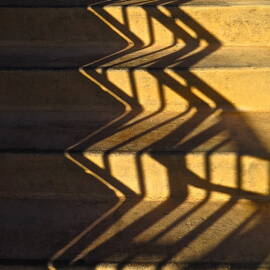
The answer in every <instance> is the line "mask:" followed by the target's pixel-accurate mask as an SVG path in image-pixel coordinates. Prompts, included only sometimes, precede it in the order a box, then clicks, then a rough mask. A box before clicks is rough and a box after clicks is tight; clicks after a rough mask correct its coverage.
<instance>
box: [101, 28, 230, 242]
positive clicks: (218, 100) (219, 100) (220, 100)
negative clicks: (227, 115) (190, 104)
mask: <svg viewBox="0 0 270 270" xmlns="http://www.w3.org/2000/svg"><path fill="white" fill-rule="evenodd" d="M166 24H167V23H166ZM215 49H217V48H215ZM123 54H125V53H123ZM205 55H206V53H205V51H204V52H203V51H202V52H200V54H199V55H198V56H199V58H200V57H203V56H205ZM113 57H115V56H113ZM193 57H194V56H193ZM186 59H189V60H188V61H191V59H192V57H188V58H186ZM193 59H194V58H193ZM196 61H198V59H196V60H193V61H191V62H193V63H195V62H196ZM192 76H193V77H192V79H193V80H194V81H195V82H196V83H197V85H200V88H199V89H200V90H201V91H202V92H204V93H205V92H208V94H209V95H208V94H207V96H208V97H209V96H210V98H213V97H214V98H213V99H214V100H215V102H216V104H217V105H218V104H219V103H220V104H221V105H222V107H224V105H226V106H227V107H228V108H230V109H232V110H235V108H234V107H233V106H232V105H231V104H230V103H229V102H227V101H226V100H225V99H224V98H222V97H221V96H219V95H218V94H217V93H216V92H215V91H214V90H213V89H211V88H209V87H207V91H205V90H204V88H203V87H201V86H202V84H203V83H202V81H200V80H199V79H198V78H197V77H196V76H195V75H192ZM188 77H189V78H188V79H187V81H189V82H190V74H189V73H188ZM173 84H174V86H175V87H176V86H177V82H174V83H173ZM178 84H179V83H178ZM204 86H205V84H204ZM173 89H175V88H173ZM176 89H177V88H176ZM209 90H210V91H209ZM209 92H210V93H209ZM187 99H188V100H189V101H190V95H189V94H188V95H187ZM195 104H196V102H195ZM199 105H200V109H201V105H202V102H201V103H200V104H199ZM195 107H199V106H198V104H196V105H195ZM205 108H207V106H206V105H205ZM210 114H211V113H210V112H209V114H208V113H206V114H205V117H202V118H200V119H205V118H207V116H208V115H210ZM123 122H125V120H124V121H123ZM199 122H200V120H198V123H199ZM119 126H121V124H120V125H119ZM193 129H194V126H191V128H190V130H193ZM108 133H110V132H108ZM187 133H189V132H187ZM108 135H109V134H105V135H104V136H103V137H104V138H106V137H107V136H108ZM171 135H172V134H171ZM174 136H175V135H172V137H174ZM210 137H211V136H210ZM137 163H139V162H138V161H137ZM138 167H139V165H138ZM191 184H194V183H191ZM196 185H198V184H197V183H196V184H195V186H196ZM204 188H206V187H204ZM206 190H207V188H206ZM219 190H223V191H224V192H225V191H226V192H228V194H231V193H230V192H231V190H230V189H226V188H225V189H224V188H223V187H221V188H220V189H219ZM228 190H230V191H228ZM231 200H232V201H231V204H232V202H233V199H231ZM225 208H226V207H225ZM227 208H228V209H230V207H227ZM159 210H160V209H159ZM168 210H169V209H167V210H166V209H165V211H164V212H163V213H162V212H161V216H163V215H165V213H168ZM169 211H170V210H169ZM219 212H220V211H219ZM221 212H224V210H223V211H221ZM220 215H221V214H215V215H214V216H213V217H215V218H213V217H212V219H211V220H212V222H214V220H216V219H217V218H218V217H219V216H220ZM216 216H217V217H216ZM157 220H158V219H157ZM152 223H153V222H152ZM145 225H146V224H145ZM206 227H207V226H206V225H204V226H202V227H200V228H196V229H194V231H193V235H194V236H192V237H187V238H185V239H184V240H183V241H184V242H185V241H186V242H189V241H190V240H188V239H190V238H192V239H193V238H194V237H196V235H198V234H199V233H200V232H201V231H203V230H205V229H206ZM183 241H182V242H183Z"/></svg>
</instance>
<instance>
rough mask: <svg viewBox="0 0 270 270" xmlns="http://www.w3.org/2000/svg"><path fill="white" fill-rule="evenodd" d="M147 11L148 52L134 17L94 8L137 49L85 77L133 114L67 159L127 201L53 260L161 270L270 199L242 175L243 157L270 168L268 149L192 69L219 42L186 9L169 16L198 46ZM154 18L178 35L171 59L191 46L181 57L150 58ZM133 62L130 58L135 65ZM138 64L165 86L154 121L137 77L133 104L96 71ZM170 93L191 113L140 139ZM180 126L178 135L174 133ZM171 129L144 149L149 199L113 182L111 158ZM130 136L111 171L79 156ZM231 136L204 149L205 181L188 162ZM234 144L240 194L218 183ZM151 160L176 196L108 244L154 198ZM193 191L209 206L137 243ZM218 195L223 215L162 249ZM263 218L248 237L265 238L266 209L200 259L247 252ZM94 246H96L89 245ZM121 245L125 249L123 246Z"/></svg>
mask: <svg viewBox="0 0 270 270" xmlns="http://www.w3.org/2000/svg"><path fill="white" fill-rule="evenodd" d="M159 2H160V1H159ZM185 2H188V1H185ZM154 3H156V2H154ZM142 9H143V10H144V12H145V14H147V18H148V24H149V36H150V42H149V44H148V45H144V43H143V42H142V41H141V40H140V38H139V37H136V35H134V33H132V31H131V30H130V29H129V27H128V25H129V23H128V16H127V14H126V9H125V8H123V10H122V11H123V14H124V16H123V17H124V18H125V19H124V21H125V22H124V23H123V24H120V23H119V22H117V21H116V20H115V19H114V18H113V17H112V16H111V15H110V14H108V13H107V12H106V11H105V10H103V9H102V8H100V7H99V8H97V9H95V8H94V6H93V7H90V11H93V12H95V14H96V15H97V17H98V18H99V19H100V18H102V19H103V20H104V21H106V23H108V24H109V25H111V28H112V29H113V31H116V32H121V33H122V35H123V37H124V38H125V39H126V40H127V41H128V42H129V44H131V45H130V46H128V47H127V48H126V49H124V50H122V51H120V52H119V53H116V54H113V55H108V57H105V58H103V59H100V60H99V59H97V60H96V61H94V62H93V63H91V64H89V65H85V66H84V67H83V68H81V73H82V74H84V75H85V76H86V77H87V78H89V79H90V80H91V81H92V82H95V83H96V84H97V85H99V86H100V88H101V89H103V90H105V91H107V92H108V93H110V95H111V96H113V97H115V98H116V99H117V100H118V101H119V103H121V104H122V105H123V106H125V108H126V111H125V112H124V113H123V115H121V116H120V117H118V118H116V119H114V120H113V121H112V122H111V123H109V124H108V125H106V126H104V127H102V128H101V129H99V130H97V131H96V132H94V133H92V134H90V135H89V136H88V137H86V138H85V139H83V140H82V141H80V142H79V143H78V144H76V145H74V146H71V147H70V148H69V149H67V157H68V158H69V159H70V160H71V161H73V162H74V163H76V164H77V165H78V166H80V167H81V168H82V169H83V170H84V171H85V172H87V173H88V174H91V175H94V176H95V177H96V178H97V179H100V181H102V182H103V183H104V185H107V186H108V187H109V188H111V189H112V190H113V191H114V192H115V193H116V194H118V195H119V198H120V200H119V204H117V205H116V207H112V208H111V210H109V211H108V213H107V214H105V215H104V216H103V217H101V219H99V220H97V222H95V223H93V224H90V226H89V227H88V228H87V229H86V230H85V231H84V232H82V233H81V234H79V235H78V238H76V239H75V238H74V239H73V240H72V241H71V245H67V246H66V247H64V248H63V249H62V251H61V252H60V253H59V252H58V253H56V255H55V256H53V257H52V262H53V261H55V260H58V259H59V258H60V257H61V256H63V254H65V253H67V252H70V254H76V253H78V254H77V255H75V257H74V259H73V261H72V262H73V263H74V262H78V261H80V260H86V261H89V262H90V263H91V264H95V263H98V262H99V261H103V260H106V259H107V258H110V259H111V260H114V259H115V258H117V256H120V255H119V254H121V256H120V257H121V263H120V264H118V266H117V267H118V268H117V269H119V270H120V269H123V267H125V266H126V264H128V263H130V262H132V261H134V260H135V259H136V258H140V257H142V258H146V259H147V258H148V259H149V258H152V257H155V256H157V257H158V258H159V259H158V261H157V269H161V268H162V267H163V266H164V265H166V264H167V263H168V262H170V261H171V260H172V259H173V258H174V256H176V254H177V253H179V252H181V251H182V250H183V249H184V248H185V247H186V246H188V245H189V244H190V243H191V242H193V241H194V240H195V239H197V238H198V237H199V236H200V235H201V234H202V233H203V232H205V231H207V230H208V229H209V228H210V227H211V226H213V224H215V223H217V222H218V221H219V220H220V219H221V218H222V217H223V216H225V215H226V214H227V213H229V212H230V211H231V210H232V209H233V208H234V207H235V206H236V204H237V202H238V201H239V200H241V199H247V200H250V201H252V202H254V204H255V205H256V203H258V202H260V201H265V200H268V199H269V197H268V195H260V194H258V193H256V192H252V191H245V190H243V189H242V186H243V176H242V170H243V169H242V167H241V166H242V165H241V157H242V155H250V156H254V157H258V158H260V159H263V160H269V159H270V156H269V153H268V152H267V150H266V149H265V148H264V146H263V145H262V144H261V143H260V141H259V139H258V138H257V136H256V134H255V133H254V132H253V131H252V129H251V128H250V127H249V125H248V124H247V122H246V120H245V117H244V116H242V115H241V113H239V112H238V111H237V108H235V106H234V105H233V104H232V103H230V102H229V101H228V100H226V99H225V98H224V97H223V96H222V95H220V94H219V93H218V91H216V90H215V89H213V88H211V87H210V86H209V85H207V84H206V83H205V82H203V81H202V80H201V79H200V78H199V77H198V76H196V75H195V74H194V72H192V71H190V70H189V68H190V67H191V66H192V65H194V64H196V63H197V62H198V61H200V60H201V59H202V58H204V57H206V56H207V55H209V54H211V53H213V52H214V51H216V50H217V49H218V48H219V47H220V43H219V41H218V40H217V39H216V38H215V37H213V36H212V35H211V34H210V33H209V32H208V31H206V30H205V29H203V28H202V27H201V26H200V25H199V24H198V23H197V22H195V21H194V20H193V19H192V18H191V17H189V16H188V15H187V14H186V13H185V12H184V11H183V10H181V9H173V8H168V10H169V13H170V14H171V16H172V18H181V19H182V22H183V23H184V24H186V25H188V27H189V28H191V29H192V30H193V31H194V32H195V33H196V34H197V36H198V37H199V38H197V39H194V38H193V37H192V36H191V35H190V34H189V33H187V32H186V31H185V30H183V29H181V28H180V27H179V26H177V25H176V24H175V22H174V20H170V18H169V17H168V16H165V15H164V14H162V13H161V12H160V11H159V10H158V9H156V8H155V7H152V9H150V10H149V9H147V8H144V7H142ZM153 18H154V19H155V20H158V21H159V22H160V23H161V24H163V25H164V26H165V27H166V28H168V29H169V30H170V31H171V33H173V35H174V43H172V45H171V47H170V46H169V47H166V48H163V50H164V51H166V50H169V49H171V48H172V47H173V46H175V45H176V42H177V40H178V39H181V40H183V41H184V43H185V45H184V46H183V47H182V48H181V49H179V50H177V51H175V52H173V53H170V54H167V55H166V54H164V55H162V56H161V57H159V56H157V54H155V53H157V52H158V53H161V51H162V49H161V50H159V51H155V52H150V53H149V52H146V53H145V51H147V49H149V48H151V46H153V44H154V43H155V36H154V32H153V26H151V20H152V19H153ZM151 29H152V30H151ZM200 39H203V40H205V41H207V43H208V45H207V46H206V47H204V48H203V49H200V46H199V41H200ZM195 50H197V51H195ZM198 50H199V51H198ZM194 51H195V52H194ZM134 53H135V54H134ZM136 53H137V54H136ZM129 55H130V57H127V56H129ZM145 59H146V60H145ZM149 59H150V60H149ZM134 61H135V63H136V61H140V64H136V67H143V66H147V69H144V71H146V72H147V73H148V74H150V75H151V76H152V77H153V78H155V79H156V81H157V82H158V85H159V99H160V106H159V108H158V109H156V110H155V111H154V112H151V113H149V114H146V115H144V114H143V113H144V112H145V111H144V108H143V107H142V106H141V104H140V100H139V98H138V93H137V81H136V78H135V76H134V71H133V70H132V69H130V70H129V71H128V77H129V80H130V85H131V86H132V87H131V88H132V90H133V93H132V94H133V95H132V97H130V96H128V95H127V94H126V93H124V91H122V89H121V88H119V86H117V85H116V84H114V83H113V81H111V80H110V79H109V78H108V74H107V70H106V68H104V69H103V72H102V73H101V72H98V71H96V70H94V69H93V68H95V67H99V66H102V65H103V66H105V67H106V66H108V67H117V66H121V65H127V66H128V65H129V63H132V62H133V63H134ZM110 63H112V64H110ZM131 66H132V64H131ZM164 66H166V67H172V68H171V70H172V72H173V73H174V74H175V75H176V76H178V77H181V78H182V79H183V80H184V81H185V84H181V83H180V82H179V81H178V80H176V79H175V77H174V76H172V73H170V74H169V73H168V72H166V71H164V70H159V69H157V68H160V67H164ZM182 67H185V70H184V71H183V70H181V68H182ZM164 86H166V87H169V88H170V89H174V91H175V94H176V95H177V96H179V97H180V98H182V99H184V100H185V101H186V102H187V103H188V104H189V106H188V108H187V109H186V110H184V111H181V112H177V114H174V115H173V116H170V117H167V118H165V120H163V121H159V122H158V123H157V124H155V125H153V126H150V127H146V128H144V129H143V130H142V131H141V129H140V128H138V131H137V130H136V127H139V126H140V125H141V124H142V123H146V126H147V123H150V122H151V121H155V118H156V117H157V116H160V115H162V114H164V112H166V99H165V94H164V91H165V90H164ZM192 88H196V89H198V90H199V91H200V92H201V93H202V94H203V95H204V96H206V97H207V98H208V99H209V100H211V102H213V103H214V104H215V106H214V107H212V106H209V104H208V103H207V102H206V101H205V100H204V99H202V98H201V97H199V96H198V95H196V94H194V93H193V92H192V91H191V89H192ZM236 113H237V117H236V118H234V121H233V123H230V122H229V121H230V119H231V116H232V115H233V114H236ZM214 115H217V116H218V117H217V119H218V120H217V121H216V122H214V123H211V124H210V125H209V126H208V127H207V129H205V130H202V131H199V132H197V133H195V135H193V136H191V138H188V139H187V140H184V139H185V138H186V137H188V136H189V135H190V134H193V133H194V131H195V130H197V129H198V127H200V125H201V124H202V123H205V122H206V121H208V120H209V119H211V117H213V116H214ZM182 119H184V120H182ZM172 124H173V125H174V127H173V128H168V127H169V126H170V125H172ZM164 128H165V129H166V128H168V129H169V130H170V132H169V133H168V134H166V135H165V136H163V137H162V138H161V139H155V140H153V141H150V142H149V143H148V144H147V145H146V146H143V147H142V148H140V149H139V150H138V151H137V152H136V156H135V164H136V170H137V175H138V181H139V185H140V191H141V193H140V194H137V193H135V192H134V191H132V189H130V188H129V187H128V186H127V185H125V183H124V182H123V181H121V179H117V178H116V177H115V176H113V174H112V173H111V164H110V155H111V154H113V153H114V152H117V151H120V152H121V151H122V150H121V149H122V148H123V147H125V146H127V145H129V144H131V143H132V142H134V141H137V142H142V141H143V138H144V136H146V135H148V134H150V133H151V132H157V131H158V130H161V129H164ZM129 130H133V131H136V132H134V135H132V134H129V136H128V137H127V138H126V139H124V140H121V141H117V142H114V143H113V144H112V146H111V145H110V146H109V147H108V148H107V149H105V152H104V155H103V156H102V161H103V164H104V167H103V168H102V167H100V166H98V165H97V164H95V162H93V161H91V160H89V159H88V158H86V156H85V155H81V156H80V157H79V158H78V157H77V156H76V157H75V155H74V154H73V153H77V152H78V151H81V150H86V151H91V149H92V148H93V146H94V145H96V144H99V143H102V142H104V141H105V140H108V139H109V140H110V138H112V137H113V136H115V135H117V134H118V135H119V134H120V138H121V134H124V132H127V133H130V131H129ZM223 131H226V132H227V134H228V136H227V137H226V138H225V139H222V140H220V141H218V143H215V145H214V146H210V147H209V146H206V147H205V148H204V151H205V152H206V156H205V167H206V169H205V171H206V172H205V175H206V176H205V178H202V177H199V176H198V175H197V174H195V173H194V172H193V171H191V170H190V169H189V168H188V165H187V161H186V154H187V153H190V152H192V151H194V150H195V149H196V148H197V147H200V146H203V147H204V144H205V143H206V142H207V141H209V140H210V139H212V138H214V137H215V136H217V135H218V134H220V133H221V132H223ZM243 136H244V137H245V138H248V139H247V140H245V141H244V143H243V142H242V137H243ZM123 138H125V136H123ZM250 142H252V144H249V143H250ZM231 143H233V145H234V147H235V150H236V153H237V158H236V165H235V166H236V168H237V187H233V188H232V187H227V186H223V185H220V184H215V183H212V182H211V181H212V177H211V156H212V154H213V153H215V152H216V151H219V149H221V148H222V147H224V146H226V145H228V144H231ZM247 143H248V145H247ZM94 149H95V148H94ZM145 153H149V155H150V157H151V158H152V159H154V160H155V161H157V162H158V163H159V164H161V165H162V166H163V167H164V168H166V170H167V180H168V187H169V194H170V196H169V197H168V198H167V199H166V200H164V201H163V202H161V203H157V204H156V205H154V207H152V208H150V210H148V211H146V213H145V214H143V215H141V216H140V215H139V217H136V218H134V217H133V220H132V221H131V222H129V224H128V225H127V226H125V227H124V228H121V229H120V230H116V232H113V233H112V234H111V235H110V234H109V237H107V238H106V237H105V239H101V238H102V235H103V234H104V232H106V231H107V232H108V230H111V231H112V228H114V227H115V226H117V224H118V223H119V222H120V221H121V219H122V218H123V217H124V216H125V215H128V214H130V213H133V212H134V211H135V210H136V209H137V210H136V211H138V209H140V203H142V202H143V199H144V198H145V196H146V195H147V194H146V181H147V179H146V177H145V173H144V170H143V160H142V159H143V155H144V154H145ZM179 168H181V170H179ZM190 186H194V187H196V188H199V189H202V190H204V191H205V196H204V198H203V199H202V200H201V201H200V202H199V203H197V204H196V205H195V206H194V207H193V208H191V209H189V211H187V212H186V213H185V214H183V215H180V216H179V218H176V220H175V221H174V222H171V223H170V224H168V225H167V226H166V227H165V228H163V229H162V230H160V231H159V232H158V233H156V234H155V235H154V236H153V237H151V238H150V239H149V241H148V242H147V243H142V244H140V243H139V244H138V243H135V242H134V239H135V238H136V237H138V236H139V235H141V234H142V233H144V232H146V231H147V230H149V229H150V228H151V227H153V226H154V225H155V224H157V223H158V222H160V221H161V220H162V219H164V217H166V216H169V215H170V214H171V213H173V211H175V210H176V209H177V208H179V207H180V206H181V205H183V204H184V203H185V202H186V201H187V198H188V196H189V187H190ZM214 192H219V193H222V194H226V195H227V196H228V197H229V199H228V200H227V201H226V202H225V203H224V204H222V205H221V207H219V208H218V209H216V210H215V211H214V212H213V213H212V214H211V215H210V216H209V217H207V218H206V220H204V221H203V222H202V223H200V224H198V225H197V226H195V227H194V228H192V229H191V230H190V231H189V232H187V233H186V234H185V235H184V236H183V237H181V238H180V239H179V240H177V241H173V243H172V244H170V243H166V244H165V245H158V244H155V243H156V242H157V241H158V240H160V239H161V238H162V237H163V236H164V235H165V234H167V233H168V232H170V231H172V230H173V229H174V228H175V227H176V226H177V225H179V224H180V223H182V222H185V221H186V220H188V218H189V217H190V216H191V215H193V214H194V213H196V212H199V211H200V209H202V208H203V207H204V206H205V205H207V203H208V202H209V200H210V197H211V195H212V193H214ZM255 208H256V207H255ZM132 211H133V212H132ZM136 211H135V212H136ZM257 213H259V216H260V222H259V223H258V224H255V225H254V226H253V227H252V228H251V229H250V230H248V231H247V232H246V234H247V235H249V234H252V235H256V232H257V231H258V230H261V229H262V228H263V226H265V225H267V224H268V223H269V222H268V221H267V219H266V218H264V217H263V216H262V214H261V213H260V210H259V208H258V209H257V210H256V214H254V215H251V216H250V217H249V218H247V219H246V220H244V221H243V224H241V225H239V227H238V228H237V229H236V230H234V231H233V232H232V233H231V235H229V236H228V237H227V239H225V240H224V241H222V242H221V243H220V244H219V245H218V246H216V247H214V248H213V249H212V250H211V251H210V252H208V253H207V252H206V255H205V256H203V257H201V258H200V259H201V261H203V262H204V261H206V262H207V261H208V260H210V259H211V258H213V257H214V259H216V258H221V257H222V256H221V253H222V252H224V249H225V250H226V252H227V248H228V246H229V247H230V248H231V246H230V245H232V244H233V243H235V241H236V240H235V239H237V245H238V246H244V245H246V242H247V241H246V240H240V238H239V237H238V236H237V235H238V234H239V232H240V231H241V226H242V227H244V224H247V223H248V222H250V220H251V219H252V218H253V217H254V216H255V215H257ZM131 215H132V214H131ZM135 216H136V215H135ZM89 243H91V244H90V245H89ZM119 243H121V246H120V245H119ZM266 246H267V244H266ZM267 255H268V252H267V250H266V251H265V252H264V254H263V256H262V258H261V261H263V259H264V258H265V257H266V256H267ZM220 260H222V259H220ZM139 261H140V259H139ZM192 265H193V264H191V265H188V266H187V268H189V267H190V266H192ZM237 267H238V266H237Z"/></svg>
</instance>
